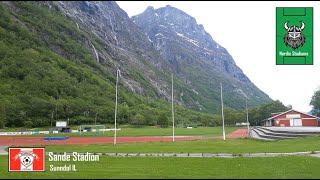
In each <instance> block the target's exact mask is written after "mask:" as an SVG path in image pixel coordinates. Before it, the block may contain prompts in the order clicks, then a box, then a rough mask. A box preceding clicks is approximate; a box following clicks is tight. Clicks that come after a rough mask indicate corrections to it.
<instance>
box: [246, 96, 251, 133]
mask: <svg viewBox="0 0 320 180" xmlns="http://www.w3.org/2000/svg"><path fill="white" fill-rule="evenodd" d="M246 114H247V128H248V137H250V127H249V126H250V125H249V112H248V102H247V97H246Z"/></svg>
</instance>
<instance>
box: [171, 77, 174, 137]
mask: <svg viewBox="0 0 320 180" xmlns="http://www.w3.org/2000/svg"><path fill="white" fill-rule="evenodd" d="M171 110H172V142H174V109H173V74H171Z"/></svg>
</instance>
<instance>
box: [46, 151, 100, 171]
mask: <svg viewBox="0 0 320 180" xmlns="http://www.w3.org/2000/svg"><path fill="white" fill-rule="evenodd" d="M48 156H49V162H83V163H85V162H98V161H99V160H100V157H99V155H96V154H92V153H89V152H86V153H78V152H72V153H66V152H64V153H63V154H57V153H53V152H49V153H48ZM49 167H50V171H78V169H77V167H76V165H75V164H72V163H68V164H59V165H56V164H52V163H50V164H49Z"/></svg>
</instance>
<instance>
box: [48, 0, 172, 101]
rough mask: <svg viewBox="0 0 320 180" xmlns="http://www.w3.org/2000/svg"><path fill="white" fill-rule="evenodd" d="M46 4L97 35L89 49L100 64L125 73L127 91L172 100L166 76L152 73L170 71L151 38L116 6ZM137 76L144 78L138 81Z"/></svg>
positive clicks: (80, 2)
mask: <svg viewBox="0 0 320 180" xmlns="http://www.w3.org/2000/svg"><path fill="white" fill-rule="evenodd" d="M45 4H46V5H48V6H49V7H50V8H57V9H59V10H60V11H61V12H62V13H63V14H65V15H66V16H68V17H70V18H71V19H72V20H73V21H74V22H75V23H76V24H77V27H78V28H79V30H82V31H89V32H91V33H93V34H94V35H95V37H88V41H87V42H86V43H87V47H88V48H90V49H92V53H93V54H94V56H95V57H96V60H97V61H98V62H99V63H101V64H105V65H107V66H108V67H109V70H110V71H112V72H113V73H114V74H115V70H116V68H119V69H120V70H121V72H122V82H124V83H125V86H126V87H127V88H129V89H130V90H131V91H133V92H136V93H139V94H142V95H150V96H158V97H164V98H169V94H168V93H167V91H166V90H165V89H166V87H167V83H166V82H165V78H164V76H157V75H156V72H155V71H154V70H153V69H152V68H156V69H157V71H158V72H157V73H163V72H161V71H162V70H163V69H168V67H167V66H166V64H165V63H163V61H162V57H161V56H160V54H159V53H158V52H157V51H155V49H154V48H153V46H152V44H151V42H149V41H148V39H147V36H146V35H145V34H144V33H143V32H142V31H140V29H139V28H138V27H137V26H136V25H135V24H134V23H133V22H132V21H131V20H130V18H129V17H128V15H127V14H126V12H125V11H123V10H122V9H121V8H119V6H118V5H117V4H116V3H115V2H111V1H104V2H101V1H100V2H99V1H98V2H89V1H79V2H68V1H57V2H45ZM95 38H98V41H99V42H100V44H102V46H100V48H98V47H95V45H94V43H93V40H92V39H95ZM150 67H151V68H150ZM137 76H143V77H142V78H141V79H137V78H136V77H137ZM142 81H146V82H148V85H146V84H143V82H142Z"/></svg>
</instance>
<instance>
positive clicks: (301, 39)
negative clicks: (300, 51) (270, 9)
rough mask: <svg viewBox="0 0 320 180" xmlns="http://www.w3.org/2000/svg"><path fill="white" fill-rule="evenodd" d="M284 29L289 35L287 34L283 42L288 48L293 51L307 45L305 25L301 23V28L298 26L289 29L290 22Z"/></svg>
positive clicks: (285, 24)
mask: <svg viewBox="0 0 320 180" xmlns="http://www.w3.org/2000/svg"><path fill="white" fill-rule="evenodd" d="M284 28H285V29H286V31H287V33H286V34H285V36H284V38H283V40H284V43H285V45H286V46H289V47H291V48H293V49H297V48H299V47H301V46H303V44H304V43H305V39H306V38H305V36H304V35H303V33H302V31H303V29H304V28H305V24H304V23H303V22H301V25H300V27H299V26H296V25H292V26H290V27H288V22H286V23H284Z"/></svg>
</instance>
